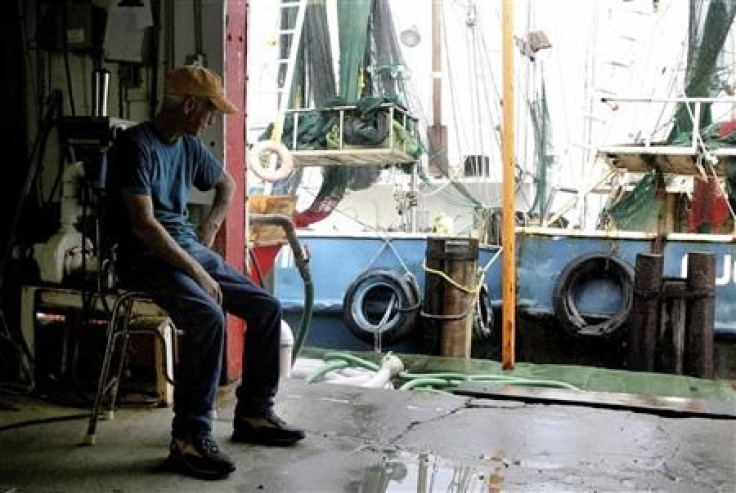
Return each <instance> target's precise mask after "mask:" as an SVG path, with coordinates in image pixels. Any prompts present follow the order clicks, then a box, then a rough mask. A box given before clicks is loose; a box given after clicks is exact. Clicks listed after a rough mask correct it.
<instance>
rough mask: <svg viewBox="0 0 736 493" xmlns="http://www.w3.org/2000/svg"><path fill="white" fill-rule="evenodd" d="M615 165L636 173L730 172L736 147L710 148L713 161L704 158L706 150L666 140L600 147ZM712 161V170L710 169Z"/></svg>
mask: <svg viewBox="0 0 736 493" xmlns="http://www.w3.org/2000/svg"><path fill="white" fill-rule="evenodd" d="M598 154H599V155H600V156H602V157H603V158H604V159H605V160H606V162H608V163H609V164H610V165H611V166H614V167H615V168H618V169H620V170H627V171H629V172H632V173H647V172H649V171H652V170H653V169H658V170H659V171H661V172H662V173H665V174H675V175H684V176H688V175H699V176H707V175H712V174H713V173H715V174H716V175H717V176H719V177H724V176H726V170H727V165H728V163H729V161H730V160H732V159H734V158H736V148H733V147H731V148H722V149H714V150H711V151H709V155H710V156H711V161H712V162H704V158H703V154H702V153H701V152H699V151H697V150H693V149H692V148H690V147H682V146H672V145H666V144H649V145H646V144H642V145H633V144H630V145H619V146H609V147H602V148H600V149H599V150H598ZM710 165H712V167H713V168H712V171H711V169H710Z"/></svg>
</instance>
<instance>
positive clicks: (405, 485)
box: [347, 454, 508, 493]
mask: <svg viewBox="0 0 736 493" xmlns="http://www.w3.org/2000/svg"><path fill="white" fill-rule="evenodd" d="M507 467H508V461H507V460H506V459H504V458H502V457H498V456H494V455H489V456H484V457H479V458H478V459H477V460H469V461H449V460H447V459H442V458H440V457H437V456H435V455H432V454H419V455H412V454H396V455H391V456H386V457H384V458H383V460H382V461H381V462H380V463H379V464H376V465H374V466H371V467H369V468H367V469H365V470H364V471H363V477H362V479H360V480H356V481H353V482H351V483H350V484H349V485H348V488H347V491H348V492H351V493H383V492H406V491H411V492H417V493H430V492H440V491H441V492H451V493H470V492H491V493H495V492H500V491H502V486H503V475H504V470H505V469H506V468H507Z"/></svg>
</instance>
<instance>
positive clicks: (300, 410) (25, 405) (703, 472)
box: [0, 380, 736, 493]
mask: <svg viewBox="0 0 736 493" xmlns="http://www.w3.org/2000/svg"><path fill="white" fill-rule="evenodd" d="M222 394H223V395H222V396H221V399H220V406H219V407H220V408H219V410H218V413H219V417H218V420H217V424H216V430H215V435H216V437H218V439H219V441H220V444H221V446H222V447H223V448H224V449H225V450H226V451H227V452H229V453H230V454H231V455H232V456H233V457H234V458H235V459H236V461H237V464H238V469H237V471H236V472H235V473H233V474H232V475H231V476H230V478H228V479H226V480H223V481H217V482H203V481H199V480H195V479H190V478H187V477H183V476H180V475H178V474H175V473H172V472H170V471H167V470H166V469H165V468H164V467H163V461H164V458H165V456H166V454H167V451H168V441H169V423H170V419H171V411H170V410H169V409H140V408H138V409H122V410H120V411H119V412H117V413H116V416H115V419H114V420H113V421H104V422H101V423H100V433H101V434H100V436H99V439H98V444H97V445H95V446H93V447H88V446H80V445H79V443H80V442H81V440H82V437H83V433H84V430H85V427H86V421H83V420H73V421H65V422H55V423H49V424H41V425H34V426H29V427H22V428H15V429H9V430H5V431H1V432H0V492H2V493H5V492H9V491H18V492H98V491H99V492H115V493H123V492H157V491H176V492H189V491H192V492H200V493H201V492H220V491H222V492H251V491H253V492H324V493H327V492H356V493H357V492H364V493H374V492H382V491H411V492H417V491H420V492H423V491H433V492H440V491H442V492H445V491H454V492H460V491H535V492H537V491H668V492H670V491H675V492H679V491H681V492H688V493H690V492H714V491H723V492H733V491H736V421H732V420H711V419H700V418H681V419H679V418H662V417H657V416H653V415H649V414H641V413H633V412H628V411H613V410H605V409H592V408H586V407H573V406H556V405H530V404H523V403H520V402H513V401H493V400H485V399H473V398H467V397H460V396H442V395H436V394H427V393H412V392H400V391H384V390H366V389H357V388H353V387H342V386H337V385H332V384H324V383H323V384H316V385H308V384H306V383H304V382H302V381H293V380H289V381H285V382H284V383H283V384H282V389H281V392H280V394H279V401H278V406H277V408H278V411H279V413H280V414H281V415H282V416H283V417H284V418H285V419H287V420H288V421H289V422H291V423H293V424H295V425H299V426H301V427H304V428H305V429H306V430H307V431H308V436H307V439H306V440H304V441H303V442H302V443H301V444H299V445H298V446H295V447H292V448H266V447H259V446H250V445H240V444H234V443H231V442H230V441H229V438H228V437H229V433H230V420H231V418H232V412H233V407H234V402H233V389H226V391H225V392H223V393H222ZM8 399H9V398H8V397H4V396H3V397H2V400H3V401H5V404H8V403H9V402H10V403H11V404H13V405H11V406H7V405H6V406H4V407H2V408H0V427H2V426H3V425H7V424H9V423H14V422H18V421H24V420H28V419H34V418H40V417H45V416H56V415H60V414H73V413H74V412H75V411H74V410H73V409H69V408H54V407H53V406H50V405H47V404H39V401H31V402H23V401H17V402H16V401H12V400H11V401H9V400H8Z"/></svg>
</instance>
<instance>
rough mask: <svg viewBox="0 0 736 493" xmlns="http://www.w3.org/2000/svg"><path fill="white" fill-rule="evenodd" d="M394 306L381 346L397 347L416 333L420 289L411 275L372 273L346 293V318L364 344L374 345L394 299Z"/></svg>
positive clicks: (360, 278)
mask: <svg viewBox="0 0 736 493" xmlns="http://www.w3.org/2000/svg"><path fill="white" fill-rule="evenodd" d="M392 296H395V297H396V300H395V301H394V306H393V308H392V309H391V313H390V315H389V318H388V320H387V321H386V323H385V325H384V327H383V328H382V329H381V342H382V344H384V345H387V346H389V345H391V344H395V343H397V342H399V341H401V340H402V339H404V338H405V337H406V336H407V335H408V334H409V333H411V332H412V331H413V330H414V327H415V326H416V323H417V318H418V310H419V307H420V306H421V304H420V303H419V287H418V286H417V283H416V280H415V279H414V278H413V276H411V275H405V274H402V273H400V272H396V271H393V270H390V269H371V270H367V271H365V272H364V273H362V274H361V275H360V276H358V277H357V278H356V279H355V281H353V282H352V283H351V284H350V286H348V288H347V290H346V291H345V297H344V299H343V305H342V306H343V309H342V318H343V322H344V323H345V325H346V326H347V327H348V329H350V332H352V334H353V335H355V337H357V338H358V339H360V340H361V341H364V342H368V343H371V344H372V343H373V342H374V339H375V336H376V334H377V332H378V330H379V323H380V321H381V319H382V318H383V316H384V315H385V313H386V309H387V308H388V305H389V303H390V300H391V297H392Z"/></svg>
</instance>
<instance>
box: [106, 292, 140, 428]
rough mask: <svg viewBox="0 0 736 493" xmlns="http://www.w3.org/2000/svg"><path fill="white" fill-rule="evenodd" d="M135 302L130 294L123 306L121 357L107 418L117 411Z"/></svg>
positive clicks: (133, 296) (112, 388)
mask: <svg viewBox="0 0 736 493" xmlns="http://www.w3.org/2000/svg"><path fill="white" fill-rule="evenodd" d="M134 303H135V295H133V294H130V295H129V296H127V297H126V299H125V303H124V306H123V319H122V321H121V322H120V325H119V326H120V327H122V329H121V330H120V331H118V335H120V337H122V338H123V342H122V345H121V348H120V359H119V360H118V368H117V370H116V371H115V379H114V380H113V381H112V382H113V383H112V387H111V389H110V390H111V394H110V407H109V409H108V411H107V414H106V416H107V418H108V419H112V418H113V412H114V411H115V402H117V398H118V389H119V388H120V380H121V378H122V376H123V366H125V356H126V354H127V351H128V341H129V340H130V330H129V327H130V319H131V314H132V313H133V304H134Z"/></svg>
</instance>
